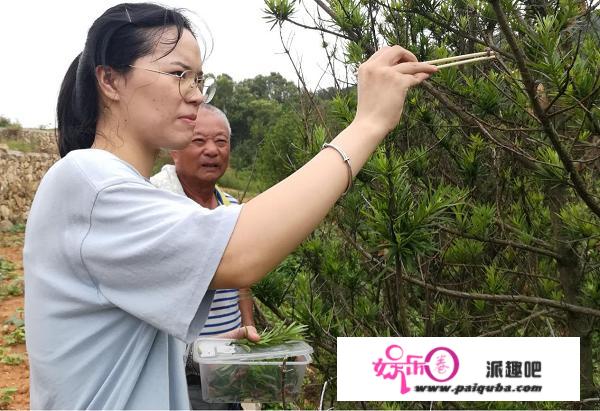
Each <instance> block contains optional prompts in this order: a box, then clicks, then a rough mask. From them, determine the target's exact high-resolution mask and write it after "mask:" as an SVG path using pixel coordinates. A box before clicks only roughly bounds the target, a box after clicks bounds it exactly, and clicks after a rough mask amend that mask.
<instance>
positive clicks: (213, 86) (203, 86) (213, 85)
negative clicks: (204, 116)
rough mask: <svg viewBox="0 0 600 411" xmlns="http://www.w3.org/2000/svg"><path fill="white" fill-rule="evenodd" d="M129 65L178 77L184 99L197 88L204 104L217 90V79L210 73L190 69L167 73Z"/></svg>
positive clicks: (180, 91) (180, 92)
mask: <svg viewBox="0 0 600 411" xmlns="http://www.w3.org/2000/svg"><path fill="white" fill-rule="evenodd" d="M129 67H131V68H135V69H140V70H146V71H151V72H153V73H159V74H166V75H167V76H171V77H176V78H178V79H179V94H180V95H181V98H183V99H184V100H185V99H187V98H189V96H190V95H191V94H192V93H193V92H194V90H196V89H198V90H200V92H201V93H202V95H203V96H204V100H203V101H202V102H203V103H204V104H208V103H209V102H210V101H211V100H212V98H213V97H214V96H215V92H216V91H217V80H216V79H215V76H213V75H212V74H198V73H196V72H194V71H192V70H185V71H182V72H181V74H173V73H167V72H164V71H159V70H154V69H149V68H146V67H138V66H133V65H131V64H129Z"/></svg>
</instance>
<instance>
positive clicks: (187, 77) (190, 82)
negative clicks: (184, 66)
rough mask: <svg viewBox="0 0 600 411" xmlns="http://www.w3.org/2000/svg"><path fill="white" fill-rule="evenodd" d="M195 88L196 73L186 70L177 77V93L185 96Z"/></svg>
mask: <svg viewBox="0 0 600 411" xmlns="http://www.w3.org/2000/svg"><path fill="white" fill-rule="evenodd" d="M195 88H196V73H194V72H193V71H191V70H186V71H184V72H183V73H182V74H181V77H180V78H179V94H181V97H183V98H186V97H187V96H189V94H190V93H191V92H192V91H194V89H195Z"/></svg>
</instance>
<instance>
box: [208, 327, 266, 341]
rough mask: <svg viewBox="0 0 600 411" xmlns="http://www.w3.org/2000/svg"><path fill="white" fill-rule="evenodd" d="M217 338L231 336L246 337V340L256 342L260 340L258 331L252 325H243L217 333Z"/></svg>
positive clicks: (239, 338)
mask: <svg viewBox="0 0 600 411" xmlns="http://www.w3.org/2000/svg"><path fill="white" fill-rule="evenodd" d="M217 337H218V338H233V339H236V340H241V339H242V338H245V339H247V340H248V341H252V342H257V341H259V340H260V335H259V334H258V331H256V327H254V326H253V325H245V326H243V327H240V328H236V329H235V330H231V331H227V332H226V333H223V334H219V335H218V336H217Z"/></svg>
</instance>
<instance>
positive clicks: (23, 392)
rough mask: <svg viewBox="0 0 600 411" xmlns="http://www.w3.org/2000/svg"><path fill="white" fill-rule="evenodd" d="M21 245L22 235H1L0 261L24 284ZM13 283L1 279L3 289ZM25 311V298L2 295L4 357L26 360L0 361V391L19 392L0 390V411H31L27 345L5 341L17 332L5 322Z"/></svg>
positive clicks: (1, 346) (0, 319) (1, 344)
mask: <svg viewBox="0 0 600 411" xmlns="http://www.w3.org/2000/svg"><path fill="white" fill-rule="evenodd" d="M22 244H23V233H0V258H2V259H3V260H8V261H10V262H11V263H13V264H14V270H13V271H12V273H13V275H14V276H16V278H17V279H20V280H21V281H22V279H23V260H22ZM14 280H15V279H14V278H13V279H6V278H4V279H2V280H0V286H6V285H7V284H8V283H10V282H14ZM22 308H23V295H18V296H7V297H2V296H0V327H1V329H2V335H1V337H2V338H1V341H0V350H2V351H3V352H4V355H7V354H8V355H10V354H20V355H22V356H23V357H24V361H23V362H22V363H21V364H18V365H8V364H4V363H1V362H0V390H2V389H6V388H9V389H10V388H16V389H17V391H16V392H15V393H14V394H12V395H2V394H3V392H2V391H0V408H5V409H29V363H28V361H27V352H26V351H25V344H16V345H7V344H6V343H5V340H4V339H5V337H6V336H7V334H8V333H9V332H10V331H12V330H13V329H14V326H12V325H9V324H5V321H6V320H8V319H9V318H11V317H13V316H17V317H19V313H18V311H17V310H18V309H22ZM10 397H12V399H10ZM3 400H4V401H3Z"/></svg>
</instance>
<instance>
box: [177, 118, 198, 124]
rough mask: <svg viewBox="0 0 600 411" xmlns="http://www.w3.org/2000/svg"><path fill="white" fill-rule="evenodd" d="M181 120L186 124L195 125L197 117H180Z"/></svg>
mask: <svg viewBox="0 0 600 411" xmlns="http://www.w3.org/2000/svg"><path fill="white" fill-rule="evenodd" d="M179 120H181V121H183V122H184V123H186V124H190V125H195V124H196V119H195V118H192V117H179Z"/></svg>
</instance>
